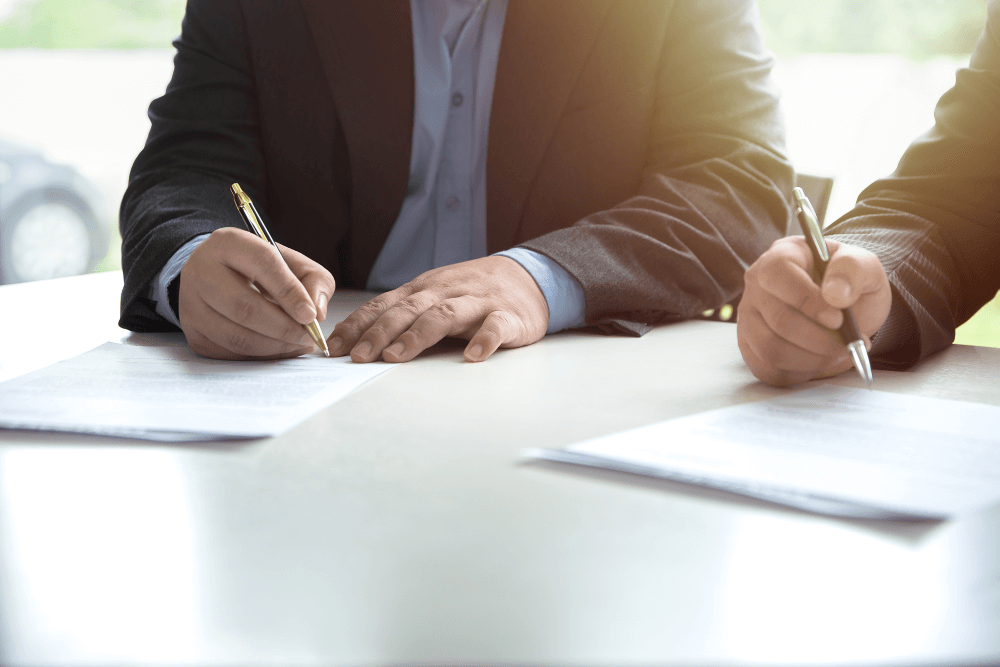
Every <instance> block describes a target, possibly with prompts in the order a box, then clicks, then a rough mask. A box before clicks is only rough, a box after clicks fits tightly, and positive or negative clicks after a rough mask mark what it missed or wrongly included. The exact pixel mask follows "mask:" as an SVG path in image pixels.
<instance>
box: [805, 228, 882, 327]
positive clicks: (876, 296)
mask: <svg viewBox="0 0 1000 667" xmlns="http://www.w3.org/2000/svg"><path fill="white" fill-rule="evenodd" d="M834 244H836V245H834ZM830 245H831V255H830V263H829V264H828V265H827V267H826V275H825V276H824V277H823V287H822V294H823V299H824V300H825V301H826V302H827V303H829V304H830V305H831V306H833V307H835V308H850V309H851V311H852V312H853V313H854V317H855V319H856V320H857V323H858V328H859V329H861V332H862V333H863V334H865V335H866V336H871V335H872V334H874V333H875V332H876V331H878V329H879V327H880V326H882V323H883V322H884V321H885V318H886V317H888V315H889V309H890V308H891V306H892V289H891V288H890V287H889V279H888V277H887V276H886V274H885V269H884V268H883V267H882V263H881V262H880V261H879V259H878V257H877V256H876V255H875V254H874V253H871V252H869V251H867V250H864V249H862V248H857V247H854V246H850V245H847V244H844V243H836V242H835V241H831V242H830Z"/></svg>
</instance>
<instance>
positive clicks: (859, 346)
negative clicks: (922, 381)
mask: <svg viewBox="0 0 1000 667" xmlns="http://www.w3.org/2000/svg"><path fill="white" fill-rule="evenodd" d="M793 192H794V193H795V202H796V204H797V211H796V213H797V216H798V219H799V225H801V226H802V233H803V234H804V235H805V237H806V243H807V244H808V245H809V249H810V250H811V251H812V256H813V268H814V271H813V277H814V278H815V280H816V283H817V284H820V283H822V282H823V274H824V273H825V272H826V265H827V263H828V262H829V261H830V252H829V250H827V247H826V239H824V238H823V231H822V230H821V229H820V227H819V220H817V218H816V211H815V210H814V209H813V207H812V204H811V203H810V202H809V198H808V197H806V193H805V192H803V191H802V188H795V189H794V190H793ZM841 312H843V313H844V324H843V325H842V326H841V327H840V335H841V336H843V337H844V343H845V344H846V345H847V349H848V350H849V351H850V353H851V358H852V359H853V360H854V367H855V368H856V369H858V374H859V375H860V376H861V379H863V380H864V381H865V385H867V386H868V388H869V389H871V388H872V382H874V378H873V377H872V366H871V362H870V361H869V360H868V349H867V348H865V339H864V337H863V336H862V335H861V331H860V330H859V329H858V323H857V322H856V321H855V319H854V313H852V312H851V310H850V308H844V309H843V311H841Z"/></svg>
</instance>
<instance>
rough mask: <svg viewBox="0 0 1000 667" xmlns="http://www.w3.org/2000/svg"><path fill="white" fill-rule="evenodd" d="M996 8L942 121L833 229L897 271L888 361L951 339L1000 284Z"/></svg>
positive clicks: (897, 363)
mask: <svg viewBox="0 0 1000 667" xmlns="http://www.w3.org/2000/svg"><path fill="white" fill-rule="evenodd" d="M988 13H989V18H988V21H987V26H986V30H985V31H984V32H983V34H982V36H981V37H980V40H979V44H978V45H977V47H976V51H975V53H974V54H973V56H972V61H971V63H970V65H969V68H967V69H962V70H960V71H959V72H958V75H957V77H956V80H955V86H954V88H952V89H951V90H950V91H948V92H947V93H945V95H944V96H943V97H942V98H941V100H940V101H939V102H938V105H937V108H936V109H935V112H934V118H935V125H934V128H933V129H931V130H930V131H929V132H928V133H927V134H925V135H924V136H922V137H921V138H919V139H918V140H917V141H915V142H914V143H913V144H912V145H911V146H910V147H909V149H907V151H906V153H905V154H904V155H903V158H902V159H901V160H900V162H899V166H898V168H897V169H896V171H895V172H894V173H893V174H892V175H891V176H889V177H888V178H884V179H882V180H879V181H876V182H875V183H873V184H872V185H870V186H869V187H868V188H866V189H865V191H864V192H862V193H861V196H860V197H859V198H858V205H857V206H856V207H855V208H854V209H853V210H852V211H850V212H849V213H848V214H847V215H845V216H844V217H843V218H841V219H840V220H838V221H837V222H836V223H834V225H832V226H831V227H830V229H828V230H827V232H826V234H827V235H828V236H829V237H830V238H835V239H837V240H840V241H844V242H846V243H852V244H854V245H858V246H861V247H864V248H867V249H869V250H871V251H872V252H874V253H875V254H877V255H878V256H879V259H880V260H881V261H882V264H883V266H884V267H885V270H886V272H887V274H888V276H889V283H890V285H891V287H892V291H893V299H892V310H891V311H890V314H889V317H888V319H887V320H886V322H885V324H883V326H882V327H881V328H880V329H879V331H878V333H877V334H876V335H875V338H874V340H873V346H872V361H873V364H875V365H877V366H880V367H883V368H905V367H907V366H910V365H912V364H913V363H915V362H916V361H918V360H919V359H922V358H923V357H925V356H927V355H928V354H931V353H933V352H936V351H938V350H940V349H942V348H944V347H946V346H948V345H949V344H951V342H952V341H953V340H955V327H956V326H958V325H959V324H961V323H962V322H965V321H966V320H967V319H969V318H970V317H972V315H974V314H975V312H976V311H977V310H979V308H980V307H981V306H982V305H983V304H985V303H986V302H987V301H989V300H990V299H992V298H993V296H994V295H995V294H996V293H997V290H998V289H1000V0H990V2H989V4H988Z"/></svg>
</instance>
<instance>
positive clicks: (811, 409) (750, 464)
mask: <svg viewBox="0 0 1000 667" xmlns="http://www.w3.org/2000/svg"><path fill="white" fill-rule="evenodd" d="M526 455H527V456H529V457H532V458H540V459H548V460H554V461H563V462H568V463H576V464H582V465H588V466H595V467H602V468H610V469H615V470H623V471H626V472H634V473H639V474H645V475H652V476H656V477H662V478H667V479H673V480H678V481H683V482H689V483H694V484H700V485H703V486H710V487H714V488H720V489H724V490H727V491H731V492H735V493H739V494H743V495H747V496H754V497H758V498H763V499H766V500H770V501H772V502H777V503H782V504H786V505H791V506H795V507H799V508H802V509H806V510H809V511H813V512H819V513H823V514H833V515H838V516H850V517H865V518H944V517H947V516H951V515H954V514H958V513H961V512H965V511H968V510H971V509H975V508H977V507H983V506H986V505H989V504H992V503H995V502H997V501H1000V407H996V406H991V405H982V404H979V403H966V402H962V401H953V400H946V399H938V398H926V397H922V396H911V395H901V394H892V393H887V392H880V391H868V390H864V389H848V388H843V387H837V386H833V385H823V386H820V387H816V388H813V389H805V390H801V391H798V392H795V393H793V394H789V395H785V396H782V397H780V398H773V399H769V400H764V401H760V402H757V403H750V404H746V405H738V406H732V407H728V408H722V409H719V410H712V411H709V412H703V413H701V414H696V415H691V416H688V417H682V418H680V419H673V420H670V421H666V422H660V423H658V424H652V425H650V426H646V427H642V428H637V429H634V430H630V431H625V432H622V433H617V434H614V435H611V436H608V437H604V438H597V439H595V440H589V441H586V442H582V443H579V444H577V445H573V446H571V447H567V448H566V449H564V450H545V449H541V450H529V451H528V452H526Z"/></svg>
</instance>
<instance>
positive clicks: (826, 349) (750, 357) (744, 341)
mask: <svg viewBox="0 0 1000 667" xmlns="http://www.w3.org/2000/svg"><path fill="white" fill-rule="evenodd" d="M811 269H812V254H811V252H810V251H809V249H808V246H807V245H806V243H805V240H804V239H803V238H801V237H790V238H786V239H780V240H779V241H776V242H775V243H774V244H773V245H772V246H771V248H770V249H769V250H768V251H767V252H765V253H764V254H763V255H762V256H761V257H760V258H758V260H757V261H756V262H754V264H753V265H752V266H751V267H750V268H749V269H748V270H747V272H746V276H745V289H744V293H743V298H742V300H741V301H740V306H739V317H738V319H737V339H738V341H739V347H740V352H741V354H742V355H743V359H744V361H745V362H746V364H747V366H748V367H749V368H750V370H751V372H753V374H754V375H755V376H756V377H757V378H758V379H760V380H762V381H764V382H767V383H769V384H774V385H778V386H784V385H788V384H794V383H797V382H804V381H806V380H809V379H812V378H815V377H818V376H821V375H824V374H827V375H828V374H831V373H834V372H836V371H837V369H839V368H841V367H842V366H843V364H844V362H845V361H848V362H849V358H848V356H847V355H848V353H847V350H846V349H845V348H844V345H843V341H842V340H840V336H839V334H837V332H836V331H835V330H834V328H835V327H839V326H840V324H841V323H842V321H843V315H842V313H841V312H840V310H839V309H836V308H833V307H831V306H830V305H829V304H827V303H826V301H825V300H824V299H823V295H822V293H821V290H820V288H819V287H818V286H817V285H816V284H815V282H814V281H813V279H812V276H811V275H810V271H811Z"/></svg>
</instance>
